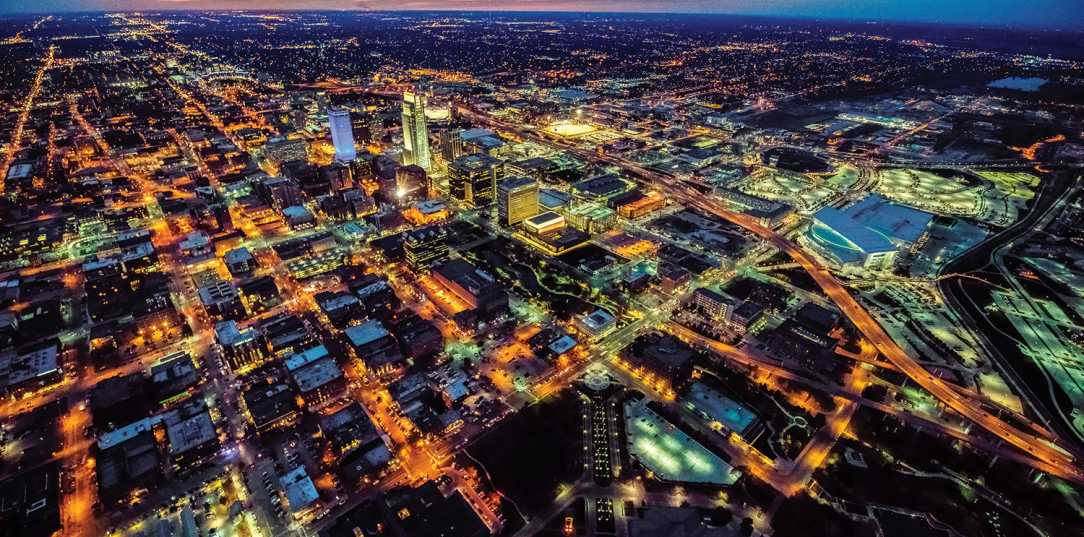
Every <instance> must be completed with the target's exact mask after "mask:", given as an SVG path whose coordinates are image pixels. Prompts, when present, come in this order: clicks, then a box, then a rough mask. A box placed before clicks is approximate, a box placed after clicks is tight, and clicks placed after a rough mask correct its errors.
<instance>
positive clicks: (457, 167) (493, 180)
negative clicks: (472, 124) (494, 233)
mask: <svg viewBox="0 0 1084 537" xmlns="http://www.w3.org/2000/svg"><path fill="white" fill-rule="evenodd" d="M503 176H504V162H503V161H501V160H500V159H496V158H493V157H491V156H489V155H486V154H483V153H477V154H474V155H465V156H462V157H459V158H457V159H455V160H454V161H452V163H451V164H449V165H448V191H449V193H450V194H451V196H452V197H453V198H455V199H457V200H460V201H463V202H466V204H467V205H468V206H470V207H488V206H490V205H492V204H493V198H494V197H496V194H497V180H498V179H500V178H501V177H503Z"/></svg>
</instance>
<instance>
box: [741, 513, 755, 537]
mask: <svg viewBox="0 0 1084 537" xmlns="http://www.w3.org/2000/svg"><path fill="white" fill-rule="evenodd" d="M741 534H742V535H744V536H745V537H749V536H750V535H752V534H753V519H752V518H749V517H745V518H743V519H741Z"/></svg>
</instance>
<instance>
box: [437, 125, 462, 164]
mask: <svg viewBox="0 0 1084 537" xmlns="http://www.w3.org/2000/svg"><path fill="white" fill-rule="evenodd" d="M461 133H462V130H461V129H456V130H446V131H444V133H443V135H442V136H441V140H440V152H441V156H443V157H444V162H451V161H453V160H455V159H457V158H459V157H461V156H463V137H462V136H461V135H460V134H461Z"/></svg>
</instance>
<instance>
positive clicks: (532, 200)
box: [497, 177, 538, 226]
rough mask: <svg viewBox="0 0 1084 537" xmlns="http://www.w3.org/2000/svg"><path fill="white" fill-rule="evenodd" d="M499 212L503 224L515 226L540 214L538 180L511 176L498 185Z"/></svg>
mask: <svg viewBox="0 0 1084 537" xmlns="http://www.w3.org/2000/svg"><path fill="white" fill-rule="evenodd" d="M497 214H498V215H499V221H500V223H501V225H503V226H514V225H516V224H518V223H520V222H522V221H524V220H526V219H528V218H530V217H532V216H534V215H536V214H538V182H537V181H535V180H534V179H531V178H529V177H509V178H507V179H504V180H503V181H501V182H500V183H499V184H498V185H497Z"/></svg>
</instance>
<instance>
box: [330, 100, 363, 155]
mask: <svg viewBox="0 0 1084 537" xmlns="http://www.w3.org/2000/svg"><path fill="white" fill-rule="evenodd" d="M327 122H328V128H329V129H330V130H331V143H332V144H333V145H334V146H335V159H336V160H339V161H343V162H349V161H351V160H354V159H355V158H357V156H358V152H357V150H356V149H354V126H353V124H351V122H350V112H349V111H347V110H330V111H328V113H327Z"/></svg>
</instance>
